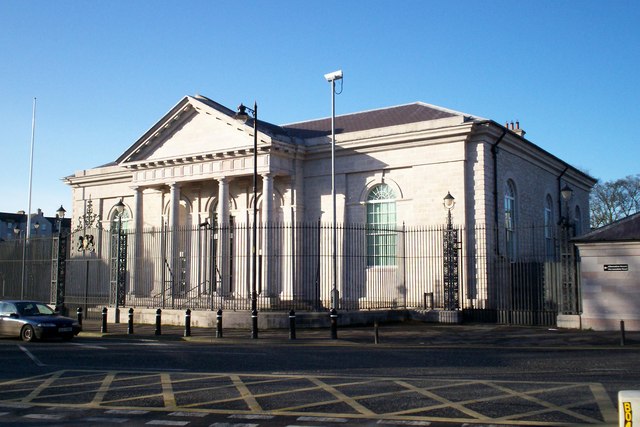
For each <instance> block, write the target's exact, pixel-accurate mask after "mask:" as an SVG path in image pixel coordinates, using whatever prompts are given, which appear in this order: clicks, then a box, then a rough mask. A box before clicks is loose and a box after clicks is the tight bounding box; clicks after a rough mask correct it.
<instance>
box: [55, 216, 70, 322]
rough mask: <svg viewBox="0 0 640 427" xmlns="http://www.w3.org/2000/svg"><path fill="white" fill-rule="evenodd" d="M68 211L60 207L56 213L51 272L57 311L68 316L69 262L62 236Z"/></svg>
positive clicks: (65, 241) (65, 242) (65, 243)
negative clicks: (66, 300)
mask: <svg viewBox="0 0 640 427" xmlns="http://www.w3.org/2000/svg"><path fill="white" fill-rule="evenodd" d="M66 212H67V211H66V210H65V209H64V208H63V207H62V205H60V207H59V208H58V210H57V211H56V226H57V231H56V235H55V236H54V238H53V251H54V256H53V260H54V266H53V271H52V272H51V277H52V287H51V292H52V294H53V295H52V297H53V298H52V301H53V302H54V304H55V307H56V311H58V312H61V313H62V314H66V309H65V306H64V298H65V293H66V292H65V276H66V260H67V239H66V237H65V236H63V235H62V220H63V219H64V215H65V214H66Z"/></svg>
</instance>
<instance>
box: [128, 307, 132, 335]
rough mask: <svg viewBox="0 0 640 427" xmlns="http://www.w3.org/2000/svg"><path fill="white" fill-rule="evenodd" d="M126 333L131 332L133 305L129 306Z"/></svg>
mask: <svg viewBox="0 0 640 427" xmlns="http://www.w3.org/2000/svg"><path fill="white" fill-rule="evenodd" d="M127 333H128V334H129V335H131V334H133V307H130V308H129V321H128V323H127Z"/></svg>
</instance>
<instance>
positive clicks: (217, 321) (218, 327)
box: [216, 309, 222, 338]
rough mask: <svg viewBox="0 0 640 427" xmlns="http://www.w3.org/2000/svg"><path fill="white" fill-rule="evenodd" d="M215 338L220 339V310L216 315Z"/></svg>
mask: <svg viewBox="0 0 640 427" xmlns="http://www.w3.org/2000/svg"><path fill="white" fill-rule="evenodd" d="M216 338H222V309H218V313H217V314H216Z"/></svg>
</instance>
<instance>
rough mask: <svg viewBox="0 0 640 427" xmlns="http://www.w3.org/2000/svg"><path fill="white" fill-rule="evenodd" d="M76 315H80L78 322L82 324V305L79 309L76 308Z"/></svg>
mask: <svg viewBox="0 0 640 427" xmlns="http://www.w3.org/2000/svg"><path fill="white" fill-rule="evenodd" d="M76 315H77V316H78V324H79V325H80V326H82V307H78V310H76Z"/></svg>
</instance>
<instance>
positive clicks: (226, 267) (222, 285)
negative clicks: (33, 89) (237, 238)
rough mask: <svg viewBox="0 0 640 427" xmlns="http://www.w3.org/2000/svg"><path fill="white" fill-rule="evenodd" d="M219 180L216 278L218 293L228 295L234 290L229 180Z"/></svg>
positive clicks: (221, 178) (224, 178) (215, 231)
mask: <svg viewBox="0 0 640 427" xmlns="http://www.w3.org/2000/svg"><path fill="white" fill-rule="evenodd" d="M216 180H217V181H218V230H214V231H213V232H214V233H217V234H218V259H217V260H216V265H217V268H218V271H217V272H214V278H213V279H212V280H215V281H216V282H217V293H218V295H222V296H224V295H228V294H229V293H231V291H232V284H231V263H230V261H231V255H232V254H231V246H230V244H231V232H232V230H231V229H230V224H229V181H228V178H226V177H220V178H216Z"/></svg>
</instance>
